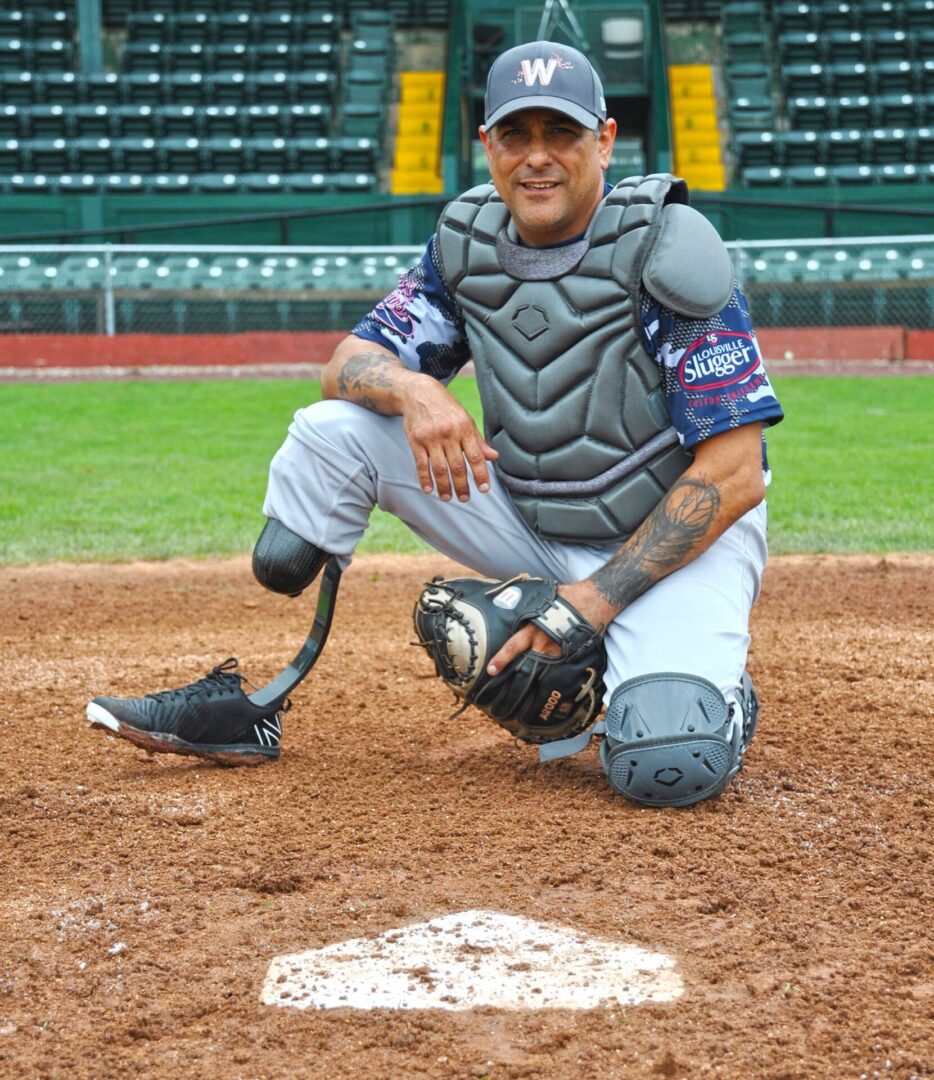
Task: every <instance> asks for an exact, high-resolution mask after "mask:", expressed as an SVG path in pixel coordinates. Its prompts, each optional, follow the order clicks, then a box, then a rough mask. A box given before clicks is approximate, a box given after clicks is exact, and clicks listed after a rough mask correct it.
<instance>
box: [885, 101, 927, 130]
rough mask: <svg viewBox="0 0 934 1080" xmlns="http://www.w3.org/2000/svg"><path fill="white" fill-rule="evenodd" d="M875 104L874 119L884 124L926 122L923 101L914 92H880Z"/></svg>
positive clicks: (893, 125)
mask: <svg viewBox="0 0 934 1080" xmlns="http://www.w3.org/2000/svg"><path fill="white" fill-rule="evenodd" d="M874 104H875V116H874V120H875V122H876V123H878V124H882V125H883V126H886V127H888V126H892V127H898V126H899V125H904V126H906V127H909V126H911V125H912V124H918V123H923V122H924V121H923V117H922V115H921V103H920V101H919V99H918V98H917V97H916V96H915V95H914V94H879V95H878V97H876V99H875V102H874Z"/></svg>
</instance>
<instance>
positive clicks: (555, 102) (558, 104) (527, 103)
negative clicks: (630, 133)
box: [486, 94, 600, 131]
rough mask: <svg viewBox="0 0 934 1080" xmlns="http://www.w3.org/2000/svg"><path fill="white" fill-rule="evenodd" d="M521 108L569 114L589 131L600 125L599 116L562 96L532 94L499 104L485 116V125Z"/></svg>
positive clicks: (488, 125) (489, 124)
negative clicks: (551, 110) (550, 110)
mask: <svg viewBox="0 0 934 1080" xmlns="http://www.w3.org/2000/svg"><path fill="white" fill-rule="evenodd" d="M523 109H553V110H554V111H555V112H559V113H563V114H564V115H565V116H570V118H571V119H572V120H576V121H577V123H578V124H580V125H581V126H582V127H585V128H590V130H591V131H596V130H597V128H598V127H599V126H600V117H598V116H594V114H593V113H592V112H588V111H587V110H586V109H582V108H581V107H580V105H575V104H574V103H573V102H571V101H565V100H564V98H556V97H548V96H546V95H545V94H533V95H532V96H530V97H524V98H512V100H510V101H507V102H506V104H505V105H500V107H499V108H498V109H494V110H493V112H492V113H490V115H489V116H488V117H487V118H486V127H488V128H491V127H493V125H494V124H498V123H499V122H500V121H501V120H504V119H505V118H506V117H507V116H512V114H513V113H517V112H522V110H523Z"/></svg>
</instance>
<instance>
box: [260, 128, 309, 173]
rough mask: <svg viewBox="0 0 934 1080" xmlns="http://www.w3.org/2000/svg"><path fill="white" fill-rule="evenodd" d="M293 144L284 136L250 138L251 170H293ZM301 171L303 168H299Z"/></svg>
mask: <svg viewBox="0 0 934 1080" xmlns="http://www.w3.org/2000/svg"><path fill="white" fill-rule="evenodd" d="M291 145H292V144H290V143H288V142H287V141H286V140H285V139H284V138H282V137H281V136H278V137H276V138H273V139H270V138H261V139H252V138H251V139H248V140H247V151H248V154H249V158H250V161H251V163H252V164H251V165H250V170H251V171H255V172H275V173H286V172H291V171H292V170H293V168H294V166H293V157H292V152H291ZM298 171H301V170H298Z"/></svg>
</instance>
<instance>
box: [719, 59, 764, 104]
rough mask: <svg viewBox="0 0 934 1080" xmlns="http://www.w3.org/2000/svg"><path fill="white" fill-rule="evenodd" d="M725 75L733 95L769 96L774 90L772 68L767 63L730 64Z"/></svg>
mask: <svg viewBox="0 0 934 1080" xmlns="http://www.w3.org/2000/svg"><path fill="white" fill-rule="evenodd" d="M724 77H725V78H726V85H727V89H728V90H729V93H730V96H731V97H768V96H769V95H770V94H771V92H772V69H771V68H770V67H769V66H768V65H767V64H728V65H727V66H726V68H725V69H724Z"/></svg>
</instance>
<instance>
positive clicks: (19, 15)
mask: <svg viewBox="0 0 934 1080" xmlns="http://www.w3.org/2000/svg"><path fill="white" fill-rule="evenodd" d="M32 22H33V20H32V15H31V13H30V12H28V11H27V12H23V11H6V10H3V11H0V41H2V40H8V39H10V38H14V39H19V40H22V39H23V38H29V37H31V36H32Z"/></svg>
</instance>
